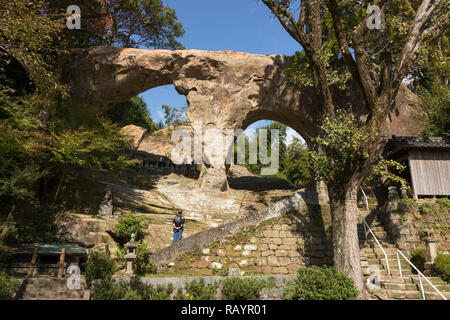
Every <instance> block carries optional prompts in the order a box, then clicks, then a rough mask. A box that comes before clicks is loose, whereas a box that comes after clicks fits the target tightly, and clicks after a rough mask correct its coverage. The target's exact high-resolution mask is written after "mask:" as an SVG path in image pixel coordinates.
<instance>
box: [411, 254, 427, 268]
mask: <svg viewBox="0 0 450 320" xmlns="http://www.w3.org/2000/svg"><path fill="white" fill-rule="evenodd" d="M410 261H411V262H412V263H413V264H414V265H415V266H416V268H417V269H419V270H420V271H421V272H424V271H425V262H427V250H426V249H424V248H418V249H415V250H413V252H412V253H411V259H410ZM412 271H413V273H417V271H416V270H414V269H413V270H412Z"/></svg>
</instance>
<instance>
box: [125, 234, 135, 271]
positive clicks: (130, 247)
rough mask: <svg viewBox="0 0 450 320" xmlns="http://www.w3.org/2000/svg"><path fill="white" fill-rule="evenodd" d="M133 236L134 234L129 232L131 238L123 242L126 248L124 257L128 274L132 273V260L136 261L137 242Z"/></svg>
mask: <svg viewBox="0 0 450 320" xmlns="http://www.w3.org/2000/svg"><path fill="white" fill-rule="evenodd" d="M134 238H135V235H134V234H131V240H130V241H129V242H127V243H126V244H125V247H126V248H127V254H126V255H125V257H124V258H125V259H126V260H127V272H126V275H128V276H132V275H134V272H133V262H134V261H136V248H137V247H138V243H137V241H136V240H135V239H134Z"/></svg>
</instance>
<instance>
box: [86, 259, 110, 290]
mask: <svg viewBox="0 0 450 320" xmlns="http://www.w3.org/2000/svg"><path fill="white" fill-rule="evenodd" d="M114 272H116V262H115V261H114V259H112V258H111V257H109V256H108V255H107V254H106V253H105V252H104V251H96V252H94V253H93V254H92V256H91V258H90V259H89V260H88V261H87V262H86V264H85V271H84V275H85V277H86V283H87V285H88V286H90V285H91V283H92V280H95V279H101V280H110V279H111V277H112V275H113V274H114Z"/></svg>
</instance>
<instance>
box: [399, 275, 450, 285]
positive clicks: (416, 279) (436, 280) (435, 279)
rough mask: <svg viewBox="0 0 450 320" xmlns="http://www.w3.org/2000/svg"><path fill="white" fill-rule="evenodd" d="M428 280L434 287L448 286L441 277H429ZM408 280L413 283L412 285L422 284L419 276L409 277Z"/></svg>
mask: <svg viewBox="0 0 450 320" xmlns="http://www.w3.org/2000/svg"><path fill="white" fill-rule="evenodd" d="M427 279H428V280H430V281H431V283H432V284H434V285H445V284H446V283H445V281H444V280H442V279H441V278H439V277H427ZM407 280H408V282H411V283H416V284H418V283H420V281H419V276H417V275H412V276H410V277H408V279H407ZM422 282H423V283H425V282H426V281H425V280H424V279H422Z"/></svg>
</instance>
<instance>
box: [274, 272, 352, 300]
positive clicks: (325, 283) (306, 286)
mask: <svg viewBox="0 0 450 320" xmlns="http://www.w3.org/2000/svg"><path fill="white" fill-rule="evenodd" d="M358 294H359V292H358V290H356V288H355V286H354V283H353V280H352V279H350V278H349V277H348V276H347V275H345V274H344V273H341V272H338V271H337V270H336V269H335V268H334V267H327V266H323V267H316V266H313V267H310V268H301V269H299V270H298V275H297V278H296V279H295V280H293V281H292V282H291V283H289V284H288V285H287V286H286V287H285V289H284V295H283V298H284V299H287V300H356V298H357V297H358Z"/></svg>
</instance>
